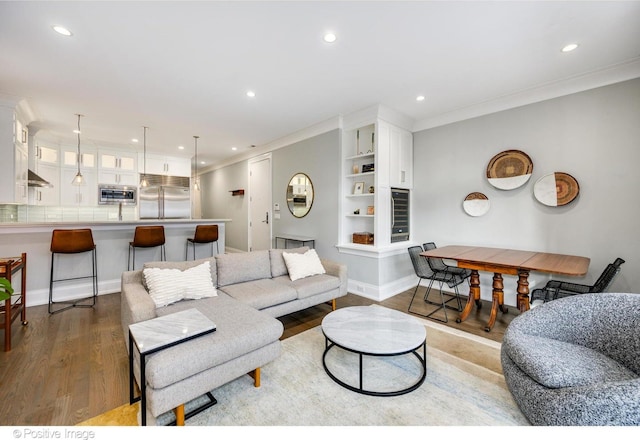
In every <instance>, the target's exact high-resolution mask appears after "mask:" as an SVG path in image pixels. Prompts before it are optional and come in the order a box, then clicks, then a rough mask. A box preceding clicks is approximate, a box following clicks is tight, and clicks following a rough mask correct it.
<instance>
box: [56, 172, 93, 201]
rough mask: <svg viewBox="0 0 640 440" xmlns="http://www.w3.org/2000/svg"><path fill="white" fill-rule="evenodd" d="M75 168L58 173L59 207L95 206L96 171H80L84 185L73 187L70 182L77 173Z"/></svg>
mask: <svg viewBox="0 0 640 440" xmlns="http://www.w3.org/2000/svg"><path fill="white" fill-rule="evenodd" d="M77 172H78V171H77V168H76V169H74V168H62V170H61V172H60V176H61V181H60V205H61V206H97V205H98V180H97V177H96V171H95V170H91V169H85V170H82V171H81V172H82V177H84V180H85V183H84V184H82V185H73V184H72V183H71V182H72V181H73V178H74V177H75V175H76V173H77Z"/></svg>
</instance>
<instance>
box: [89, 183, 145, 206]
mask: <svg viewBox="0 0 640 440" xmlns="http://www.w3.org/2000/svg"><path fill="white" fill-rule="evenodd" d="M137 202H138V188H136V187H135V186H124V185H98V204H99V205H119V204H120V203H122V204H123V205H135V204H136V203H137Z"/></svg>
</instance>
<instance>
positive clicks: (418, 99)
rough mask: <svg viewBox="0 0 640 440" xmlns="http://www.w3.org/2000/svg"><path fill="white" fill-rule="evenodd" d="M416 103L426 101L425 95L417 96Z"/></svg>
mask: <svg viewBox="0 0 640 440" xmlns="http://www.w3.org/2000/svg"><path fill="white" fill-rule="evenodd" d="M416 101H424V96H423V95H418V96H416Z"/></svg>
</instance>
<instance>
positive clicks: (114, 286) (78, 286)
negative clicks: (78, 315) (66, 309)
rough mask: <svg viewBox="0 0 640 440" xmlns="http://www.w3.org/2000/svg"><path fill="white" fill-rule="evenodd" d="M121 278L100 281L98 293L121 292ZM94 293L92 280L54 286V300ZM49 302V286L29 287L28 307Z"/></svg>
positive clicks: (72, 298) (75, 297)
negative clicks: (44, 287) (42, 287)
mask: <svg viewBox="0 0 640 440" xmlns="http://www.w3.org/2000/svg"><path fill="white" fill-rule="evenodd" d="M120 287H121V282H120V278H118V279H114V280H107V281H98V295H108V294H110V293H116V292H120ZM92 294H93V287H92V285H91V281H89V282H82V283H78V282H76V283H74V284H73V285H72V286H71V285H70V286H63V285H57V286H54V288H53V300H54V301H73V300H76V299H80V298H86V297H89V296H91V295H92ZM43 304H49V288H46V289H36V290H29V289H28V288H27V298H26V305H27V307H33V306H41V305H43Z"/></svg>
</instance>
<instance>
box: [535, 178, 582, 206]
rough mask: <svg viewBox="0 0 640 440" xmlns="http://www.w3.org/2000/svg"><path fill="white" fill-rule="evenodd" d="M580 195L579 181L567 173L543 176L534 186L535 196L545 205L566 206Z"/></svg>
mask: <svg viewBox="0 0 640 440" xmlns="http://www.w3.org/2000/svg"><path fill="white" fill-rule="evenodd" d="M579 193H580V185H578V181H577V180H576V179H574V178H573V176H571V175H570V174H567V173H561V172H556V173H551V174H547V175H546V176H542V177H541V178H540V179H538V181H537V182H536V183H535V185H534V186H533V195H534V196H535V198H536V200H538V201H539V202H540V203H542V204H543V205H547V206H564V205H567V204H569V203H571V202H573V201H574V200H575V198H576V197H578V194H579Z"/></svg>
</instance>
